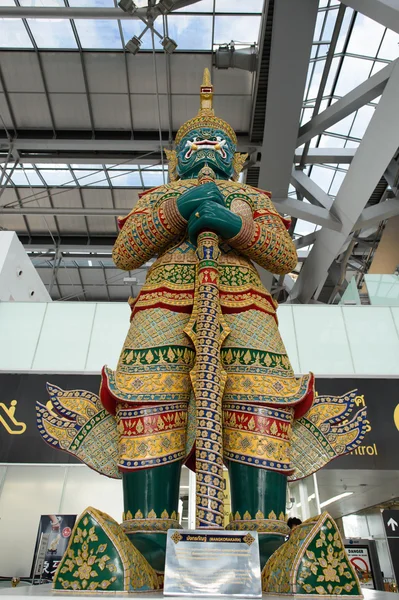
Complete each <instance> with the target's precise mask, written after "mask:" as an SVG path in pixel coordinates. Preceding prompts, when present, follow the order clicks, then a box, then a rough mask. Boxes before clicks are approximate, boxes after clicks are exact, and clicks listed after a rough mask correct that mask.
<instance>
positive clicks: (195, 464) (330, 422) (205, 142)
mask: <svg viewBox="0 0 399 600" xmlns="http://www.w3.org/2000/svg"><path fill="white" fill-rule="evenodd" d="M212 96H213V88H212V85H211V82H210V78H209V72H207V70H206V72H205V76H204V82H203V85H202V87H201V106H200V110H199V113H198V115H197V116H196V117H195V118H194V119H191V120H190V121H188V122H187V123H185V124H184V125H183V126H182V127H181V128H180V130H179V131H178V133H177V136H176V152H172V151H169V152H168V158H169V169H170V180H171V181H170V183H168V184H165V185H162V186H160V187H158V188H155V189H152V190H149V191H147V192H145V193H144V194H142V195H141V196H140V199H139V201H138V203H137V205H136V206H135V207H134V209H133V210H132V211H131V212H130V213H129V215H128V216H127V217H125V218H123V219H120V220H119V225H120V233H119V236H118V238H117V240H116V243H115V246H114V250H113V259H114V262H115V264H116V266H117V267H118V268H120V269H125V270H134V269H137V268H139V267H141V266H142V265H143V264H145V263H146V262H147V261H149V260H150V259H153V258H154V257H156V260H155V262H154V263H153V264H152V265H151V267H150V269H149V271H148V274H147V277H146V281H145V284H144V286H143V287H142V289H141V291H140V293H139V295H138V296H137V298H135V299H130V301H129V302H130V306H131V311H132V313H131V323H130V328H129V331H128V334H127V337H126V340H125V343H124V346H123V349H122V352H121V355H120V358H119V362H118V365H117V368H116V370H115V371H112V370H111V369H109V368H107V367H105V368H104V370H103V377H102V384H101V392H100V398H101V402H102V406H101V405H100V402H99V400H98V399H95V398H94V399H93V395H89V394H87V393H86V396H85V397H83V398H82V400H81V403H80V404H79V406H78V407H77V405H76V395H75V400H73V399H72V400H71V397H70V395H68V394H69V393H68V392H63V391H62V390H59V389H58V388H56V387H55V386H52V387H50V393H51V394H52V404H51V406H49V405H47V406H46V407H44V406H42V405H39V406H38V413H39V419H38V420H39V428H40V431H41V433H42V435H43V437H44V438H45V439H46V441H47V442H48V443H51V444H52V445H54V446H57V447H60V448H62V449H64V450H68V451H70V452H73V453H74V454H76V455H77V456H79V458H80V459H81V460H83V461H84V462H86V463H87V464H89V465H90V466H92V467H93V468H96V469H97V470H99V471H100V472H103V473H105V474H107V475H108V476H112V477H122V479H123V486H124V503H125V512H124V522H123V524H122V528H123V531H124V534H126V535H127V536H128V538H129V539H130V541H131V542H132V543H133V544H134V546H135V548H136V549H137V550H139V552H140V553H141V554H142V555H143V556H144V558H145V559H146V560H147V561H148V563H149V565H151V567H152V568H153V569H155V571H156V572H158V573H162V571H163V564H164V550H165V532H166V531H167V529H169V528H170V527H179V522H178V515H177V510H178V498H179V480H180V469H181V466H182V464H183V463H186V464H187V466H189V467H190V468H192V469H193V470H195V471H196V472H197V506H196V517H197V527H208V528H217V527H222V526H223V521H222V514H223V489H222V481H223V473H222V470H223V463H224V464H225V465H227V468H228V471H229V476H230V486H231V503H232V515H231V522H230V524H229V526H228V528H230V529H243V530H248V529H252V530H257V531H258V532H259V536H260V552H261V562H262V566H263V565H264V564H265V563H266V561H267V560H268V559H269V557H270V555H271V554H272V553H273V552H274V550H275V549H276V548H278V547H279V546H280V545H281V543H282V541H283V540H284V536H286V535H287V533H288V532H289V529H288V527H287V525H286V517H285V506H286V481H287V477H288V478H291V479H298V478H302V477H305V476H307V475H309V474H311V473H313V472H314V471H316V470H317V469H319V468H320V467H322V466H323V465H324V464H326V463H327V462H329V461H330V460H331V459H332V458H334V457H335V456H337V455H339V454H343V453H345V452H348V451H350V450H353V449H354V448H355V447H356V446H357V445H358V444H359V443H360V442H361V441H362V439H363V437H364V433H365V427H364V424H365V423H364V422H365V412H364V411H360V412H359V413H358V414H357V415H355V417H354V418H353V419H352V421H349V420H348V419H349V415H350V413H351V410H352V408H353V401H354V394H353V393H350V394H348V395H346V396H344V397H342V398H330V397H316V398H315V394H314V378H313V375H312V374H310V375H304V376H302V377H299V378H296V377H295V375H294V373H293V370H292V367H291V364H290V361H289V358H288V356H287V353H286V350H285V347H284V344H283V342H282V339H281V337H280V334H279V331H278V321H277V316H276V308H277V304H276V302H275V301H274V300H273V298H272V297H271V295H270V293H269V292H268V290H266V289H265V288H264V287H263V285H262V283H261V280H260V277H259V275H258V272H257V270H256V268H255V266H254V264H253V262H255V263H257V264H258V265H260V266H262V267H264V268H266V269H267V270H268V271H271V272H273V273H276V274H280V275H284V274H286V273H289V272H291V271H292V270H293V269H294V267H295V266H296V263H297V255H296V251H295V247H294V244H293V242H292V240H291V238H290V236H289V234H288V232H287V227H288V226H289V221H288V220H286V219H285V218H283V217H282V216H281V215H279V214H278V212H277V211H276V209H275V207H274V206H273V204H272V202H271V199H270V194H269V193H268V192H265V191H262V190H258V189H255V188H253V187H251V186H249V185H246V184H244V183H240V182H238V181H237V179H238V176H239V172H240V170H241V168H242V166H243V162H244V160H245V156H242V155H239V154H236V153H235V147H236V141H237V140H236V136H235V133H234V131H233V130H232V129H231V127H230V126H229V125H228V124H227V123H225V122H224V121H222V120H221V119H219V118H217V117H216V116H215V115H214V112H213V108H212ZM81 394H82V395H84V392H81ZM103 407H104V408H105V411H104V410H103ZM77 408H78V409H77ZM63 417H64V418H65V419H69V423H63V424H62V426H61V425H60V423H62V421H60V418H61V419H62V418H63ZM77 424H79V427H78V426H77ZM71 429H72V430H73V431H72V434H71ZM75 432H76V435H75ZM96 435H97V437H96ZM105 439H107V440H108V441H109V440H111V443H108V444H104V440H105ZM96 440H97V442H96ZM90 510H92V509H90ZM90 514H91V515H93V514H94V513H90ZM90 518H94V517H93V516H92V517H90ZM101 518H103V517H101ZM320 523H324V521H320ZM322 526H323V527H324V525H320V527H322ZM112 527H113V526H112ZM312 527H313V525H312ZM316 529H317V528H316ZM316 529H312V531H316ZM318 531H319V530H318ZM312 535H313V534H312ZM301 539H302V538H301ZM124 544H125V545H126V541H124ZM286 554H287V553H286ZM294 554H295V553H294ZM294 554H293V556H294ZM284 556H285V555H284ZM151 567H149V566H148V569H150V568H151ZM146 568H147V567H146ZM148 569H147V570H148ZM149 577H152V575H149ZM264 580H265V581H266V580H267V581H272V579H271V576H270V574H267V576H266V575H265V579H264ZM273 581H274V580H273ZM270 585H271V584H270ZM273 585H274V584H273ZM352 589H354V587H353V586H352V587H351V590H352ZM334 593H335V592H334ZM348 593H349V592H348ZM351 594H353V591H352V592H351Z"/></svg>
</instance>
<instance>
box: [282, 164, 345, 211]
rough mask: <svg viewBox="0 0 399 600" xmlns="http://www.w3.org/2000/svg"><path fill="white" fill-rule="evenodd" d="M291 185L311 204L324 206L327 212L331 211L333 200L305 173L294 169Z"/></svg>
mask: <svg viewBox="0 0 399 600" xmlns="http://www.w3.org/2000/svg"><path fill="white" fill-rule="evenodd" d="M291 183H292V185H293V186H294V188H295V189H296V190H297V192H300V193H301V195H302V196H304V197H305V198H306V199H307V200H309V202H310V203H311V204H314V205H315V206H322V207H323V208H326V209H327V210H330V209H331V207H332V205H333V202H334V201H333V199H332V198H331V197H330V196H329V195H328V194H326V192H325V191H324V190H322V189H321V187H320V186H319V185H317V183H315V182H314V181H312V179H310V177H308V176H307V175H305V173H304V172H303V171H300V170H296V169H293V170H292V176H291Z"/></svg>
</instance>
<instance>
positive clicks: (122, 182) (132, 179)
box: [109, 171, 143, 188]
mask: <svg viewBox="0 0 399 600" xmlns="http://www.w3.org/2000/svg"><path fill="white" fill-rule="evenodd" d="M109 178H110V179H111V183H112V187H139V188H142V187H143V185H142V183H141V179H140V174H139V172H138V171H132V172H131V173H129V172H126V171H110V172H109Z"/></svg>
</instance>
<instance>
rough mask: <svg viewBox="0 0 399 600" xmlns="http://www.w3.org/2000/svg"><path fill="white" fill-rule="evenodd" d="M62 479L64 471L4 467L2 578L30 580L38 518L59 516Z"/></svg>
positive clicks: (0, 530)
mask: <svg viewBox="0 0 399 600" xmlns="http://www.w3.org/2000/svg"><path fill="white" fill-rule="evenodd" d="M64 476H65V468H64V467H53V466H49V465H43V466H40V467H39V466H32V465H23V466H20V465H18V466H17V465H13V466H8V467H7V472H6V475H5V478H4V481H3V487H2V490H1V495H0V540H1V543H0V566H1V575H3V576H8V577H10V576H11V577H12V576H17V577H18V576H19V577H29V574H30V569H31V565H32V560H33V552H34V549H35V541H36V534H37V529H38V526H39V519H40V515H52V514H57V513H58V512H59V506H60V501H61V495H62V488H63V483H64ZM7 542H8V543H7Z"/></svg>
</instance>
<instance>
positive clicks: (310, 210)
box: [0, 188, 341, 231]
mask: <svg viewBox="0 0 399 600" xmlns="http://www.w3.org/2000/svg"><path fill="white" fill-rule="evenodd" d="M62 189H65V188H62ZM67 189H75V188H67ZM273 202H274V205H275V206H276V208H277V210H279V211H280V212H282V213H284V214H288V215H291V216H293V217H297V218H298V219H305V220H306V221H309V222H311V223H315V224H316V225H321V226H324V227H328V228H330V229H334V230H335V231H339V230H340V228H341V224H340V223H339V222H338V221H337V220H336V219H334V217H332V216H331V215H330V214H329V212H328V211H327V210H325V209H324V208H321V207H319V206H312V204H307V203H304V202H302V201H300V200H295V199H294V198H274V199H273ZM123 211H124V209H121V208H100V207H98V208H95V207H90V208H88V207H84V208H75V207H65V208H63V207H57V206H55V207H51V206H46V207H36V206H32V205H31V204H27V205H26V206H15V208H14V207H4V206H0V215H55V216H61V215H69V216H72V215H73V216H81V217H85V216H86V217H87V216H96V217H102V216H105V217H110V216H120V215H121V214H123Z"/></svg>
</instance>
